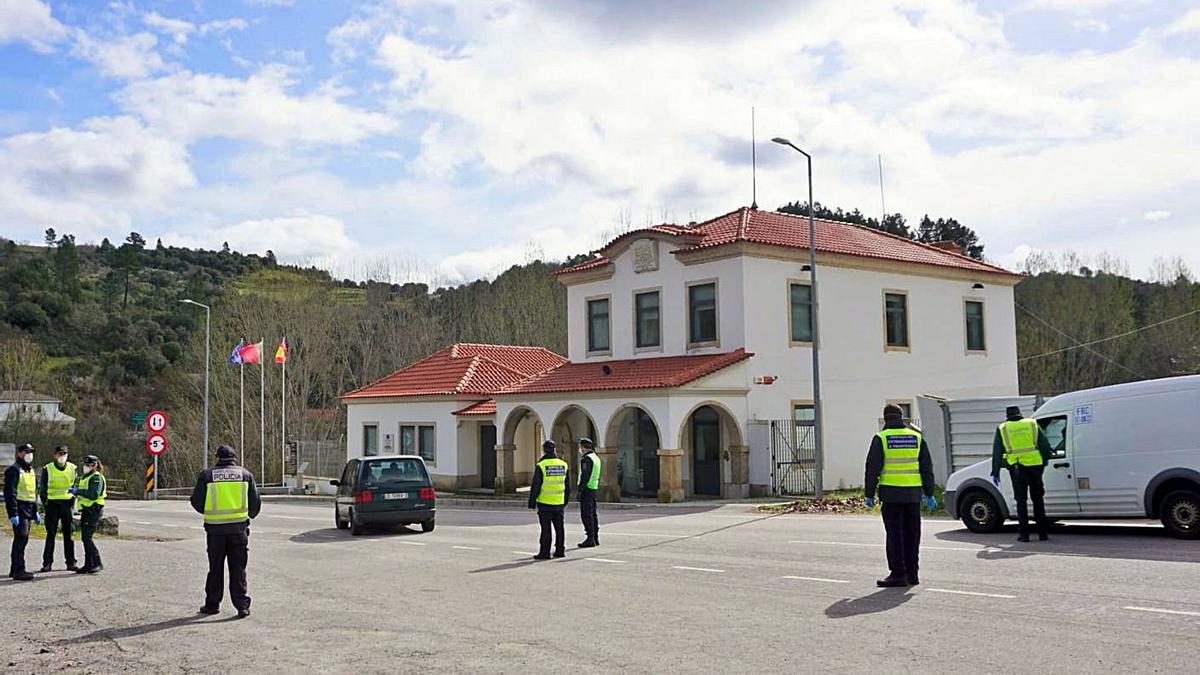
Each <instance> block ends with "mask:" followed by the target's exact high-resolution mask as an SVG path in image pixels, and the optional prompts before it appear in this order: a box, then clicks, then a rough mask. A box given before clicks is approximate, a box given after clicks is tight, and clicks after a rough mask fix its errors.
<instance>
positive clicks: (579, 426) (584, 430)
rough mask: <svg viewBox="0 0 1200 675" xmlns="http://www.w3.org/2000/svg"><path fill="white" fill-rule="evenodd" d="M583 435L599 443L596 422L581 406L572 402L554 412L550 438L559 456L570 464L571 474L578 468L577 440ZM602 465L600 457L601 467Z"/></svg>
mask: <svg viewBox="0 0 1200 675" xmlns="http://www.w3.org/2000/svg"><path fill="white" fill-rule="evenodd" d="M585 437H586V438H590V439H592V441H594V442H595V443H597V444H599V443H600V439H597V438H596V422H595V420H594V419H593V418H592V416H591V414H590V413H589V412H588V411H587V410H586V409H585V408H584V407H583V406H580V405H576V404H574V403H572V404H570V405H567V406H564V407H563V408H562V410H559V411H558V413H557V414H555V416H554V424H552V425H550V439H551V440H553V441H554V442H555V443H557V444H558V456H559V458H560V459H564V460H566V461H567V463H569V464H570V465H571V475H572V476H574V475H575V472H576V471H577V470H578V468H579V461H580V460H579V452H578V451H577V447H578V442H579V439H580V438H585ZM603 465H604V462H603V459H602V460H601V467H603Z"/></svg>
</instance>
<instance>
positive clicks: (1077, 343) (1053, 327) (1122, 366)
mask: <svg viewBox="0 0 1200 675" xmlns="http://www.w3.org/2000/svg"><path fill="white" fill-rule="evenodd" d="M1013 304H1014V305H1016V306H1017V309H1020V310H1021V311H1023V312H1025V313H1026V314H1028V315H1029V316H1031V317H1033V318H1035V319H1037V320H1038V321H1040V322H1041V323H1042V324H1043V325H1044V326H1046V327H1047V328H1049V329H1050V330H1052V331H1054V332H1055V333H1058V334H1059V335H1061V336H1063V337H1065V338H1067V339H1068V340H1070V341H1071V342H1074V343H1075V346H1076V347H1080V346H1082V344H1083V343H1082V342H1080V341H1079V339H1077V338H1075V337H1073V336H1071V335H1068V334H1067V333H1065V332H1063V331H1061V330H1059V329H1058V328H1057V327H1056V326H1054V324H1052V323H1050V322H1049V321H1047V320H1045V319H1043V318H1042V317H1040V316H1038V315H1037V314H1034V313H1033V312H1032V311H1031V310H1030V309H1029V308H1028V307H1026V306H1025V305H1022V304H1021V303H1019V302H1014V303H1013ZM1083 348H1084V349H1086V350H1088V351H1089V352H1091V353H1093V354H1095V355H1096V356H1099V357H1100V358H1102V359H1104V360H1105V361H1108V362H1109V363H1111V364H1113V365H1114V366H1116V367H1118V368H1120V369H1121V370H1124V371H1125V372H1127V373H1130V374H1132V375H1136V376H1137V377H1142V378H1144V377H1145V375H1142V374H1141V373H1139V372H1138V371H1136V370H1134V369H1132V368H1129V367H1126V366H1125V364H1123V363H1121V362H1119V361H1117V360H1116V359H1113V358H1110V357H1108V356H1106V355H1104V354H1101V353H1100V352H1098V351H1096V350H1095V349H1092V348H1091V347H1083Z"/></svg>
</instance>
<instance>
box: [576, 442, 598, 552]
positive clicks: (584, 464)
mask: <svg viewBox="0 0 1200 675" xmlns="http://www.w3.org/2000/svg"><path fill="white" fill-rule="evenodd" d="M587 451H588V454H586V455H584V456H583V459H582V460H580V474H579V518H580V520H582V521H583V531H584V532H585V533H586V534H587V537H586V538H585V539H584V540H583V542H582V543H580V544H579V547H580V548H590V547H593V546H599V545H600V520H599V518H598V517H597V516H596V490H593V489H591V488H589V487H588V481H590V480H591V477H592V453H594V452H595V450H594V449H592V448H587Z"/></svg>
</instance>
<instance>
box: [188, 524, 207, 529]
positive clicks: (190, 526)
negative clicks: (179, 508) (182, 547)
mask: <svg viewBox="0 0 1200 675" xmlns="http://www.w3.org/2000/svg"><path fill="white" fill-rule="evenodd" d="M188 529H189V530H203V529H204V527H203V526H201V525H188Z"/></svg>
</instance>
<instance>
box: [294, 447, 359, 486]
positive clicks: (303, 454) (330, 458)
mask: <svg viewBox="0 0 1200 675" xmlns="http://www.w3.org/2000/svg"><path fill="white" fill-rule="evenodd" d="M344 466H346V444H345V443H344V442H342V441H296V442H295V451H294V457H293V458H292V463H291V466H290V467H288V468H289V469H290V470H291V471H290V473H291V474H292V475H293V476H294V475H297V474H299V475H303V476H305V477H315V478H337V477H339V476H341V475H342V468H343V467H344Z"/></svg>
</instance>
